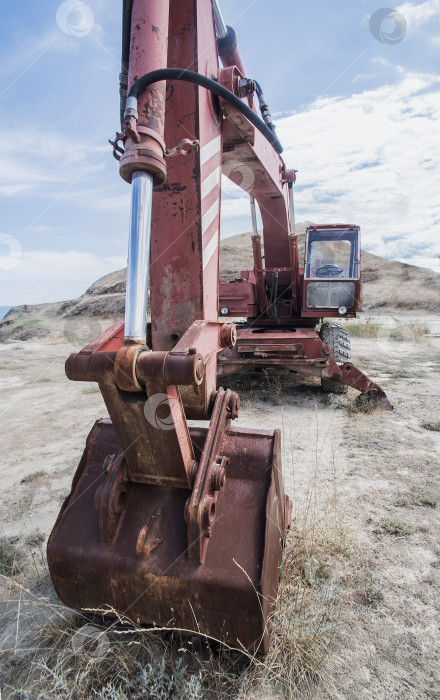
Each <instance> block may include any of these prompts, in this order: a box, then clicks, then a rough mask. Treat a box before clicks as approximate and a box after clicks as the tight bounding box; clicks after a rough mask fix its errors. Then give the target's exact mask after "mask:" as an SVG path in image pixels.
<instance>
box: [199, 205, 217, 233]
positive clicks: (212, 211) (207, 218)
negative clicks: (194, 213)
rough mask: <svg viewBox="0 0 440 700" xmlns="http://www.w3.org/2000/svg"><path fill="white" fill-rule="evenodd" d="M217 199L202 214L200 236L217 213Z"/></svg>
mask: <svg viewBox="0 0 440 700" xmlns="http://www.w3.org/2000/svg"><path fill="white" fill-rule="evenodd" d="M218 210H219V207H218V199H216V200H215V202H214V204H213V205H212V206H210V207H209V209H208V211H207V212H205V213H204V214H203V216H202V236H203V234H204V233H206V231H207V230H208V227H209V226H210V225H211V224H212V222H213V221H214V219H215V217H216V216H217V214H218Z"/></svg>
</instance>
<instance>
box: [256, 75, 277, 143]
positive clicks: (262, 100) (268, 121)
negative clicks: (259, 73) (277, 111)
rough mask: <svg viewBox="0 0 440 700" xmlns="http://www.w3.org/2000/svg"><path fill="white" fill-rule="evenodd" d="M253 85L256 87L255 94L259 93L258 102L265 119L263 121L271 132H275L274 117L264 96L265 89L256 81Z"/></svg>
mask: <svg viewBox="0 0 440 700" xmlns="http://www.w3.org/2000/svg"><path fill="white" fill-rule="evenodd" d="M253 83H254V85H255V92H256V93H257V97H258V102H259V104H260V112H261V116H262V117H263V121H264V123H265V124H266V125H267V126H268V127H269V129H270V130H271V131H275V124H274V123H273V121H272V115H271V113H270V109H269V105H268V104H267V102H266V99H265V97H264V95H263V89H262V87H261V85H260V83H257V81H256V80H254V81H253Z"/></svg>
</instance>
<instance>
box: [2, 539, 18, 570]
mask: <svg viewBox="0 0 440 700" xmlns="http://www.w3.org/2000/svg"><path fill="white" fill-rule="evenodd" d="M19 558H20V557H19V555H18V553H17V551H16V549H15V547H14V545H13V544H12V542H11V540H10V539H9V538H8V537H0V574H3V576H14V575H15V574H17V573H18V572H19V570H20V568H19Z"/></svg>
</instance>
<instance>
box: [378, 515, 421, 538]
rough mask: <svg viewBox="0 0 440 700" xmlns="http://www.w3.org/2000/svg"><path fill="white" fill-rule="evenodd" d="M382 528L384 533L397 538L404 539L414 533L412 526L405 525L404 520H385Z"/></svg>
mask: <svg viewBox="0 0 440 700" xmlns="http://www.w3.org/2000/svg"><path fill="white" fill-rule="evenodd" d="M383 528H384V530H385V532H388V534H390V535H396V536H397V537H406V536H407V535H412V534H413V532H414V527H413V525H410V523H406V522H405V521H404V520H400V519H399V518H394V519H393V520H387V521H386V522H385V523H384V525H383Z"/></svg>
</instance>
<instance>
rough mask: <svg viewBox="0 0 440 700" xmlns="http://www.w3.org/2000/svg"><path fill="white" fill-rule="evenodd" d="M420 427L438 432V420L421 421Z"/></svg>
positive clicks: (439, 427) (439, 428)
mask: <svg viewBox="0 0 440 700" xmlns="http://www.w3.org/2000/svg"><path fill="white" fill-rule="evenodd" d="M422 428H425V429H426V430H432V431H434V432H436V433H440V420H437V421H430V422H429V423H422Z"/></svg>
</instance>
